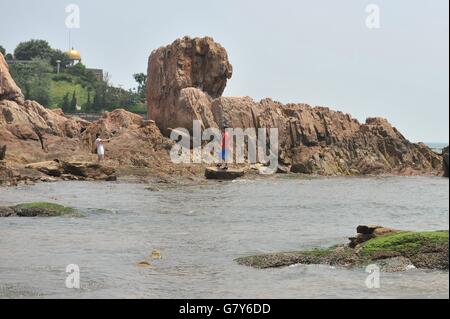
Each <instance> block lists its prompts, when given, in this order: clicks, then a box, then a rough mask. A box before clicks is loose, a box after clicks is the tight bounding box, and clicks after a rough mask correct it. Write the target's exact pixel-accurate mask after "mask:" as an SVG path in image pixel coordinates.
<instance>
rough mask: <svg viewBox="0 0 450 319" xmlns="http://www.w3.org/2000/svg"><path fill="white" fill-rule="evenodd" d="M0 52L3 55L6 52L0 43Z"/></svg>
mask: <svg viewBox="0 0 450 319" xmlns="http://www.w3.org/2000/svg"><path fill="white" fill-rule="evenodd" d="M0 53H1V54H3V56H5V54H6V50H5V48H4V47H2V46H1V45H0Z"/></svg>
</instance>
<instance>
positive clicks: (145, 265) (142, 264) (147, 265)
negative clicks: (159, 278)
mask: <svg viewBox="0 0 450 319" xmlns="http://www.w3.org/2000/svg"><path fill="white" fill-rule="evenodd" d="M137 266H138V267H141V268H153V266H152V264H150V263H149V262H148V261H146V260H143V261H140V262H138V263H137Z"/></svg>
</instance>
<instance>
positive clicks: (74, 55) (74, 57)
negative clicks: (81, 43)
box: [66, 48, 81, 66]
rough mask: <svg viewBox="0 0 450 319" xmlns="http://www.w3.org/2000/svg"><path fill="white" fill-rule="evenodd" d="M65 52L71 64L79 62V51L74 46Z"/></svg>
mask: <svg viewBox="0 0 450 319" xmlns="http://www.w3.org/2000/svg"><path fill="white" fill-rule="evenodd" d="M66 54H67V56H68V57H69V60H70V65H71V66H73V65H75V64H77V63H80V62H81V53H80V52H79V51H77V50H75V49H74V48H72V49H71V50H69V51H68V52H66Z"/></svg>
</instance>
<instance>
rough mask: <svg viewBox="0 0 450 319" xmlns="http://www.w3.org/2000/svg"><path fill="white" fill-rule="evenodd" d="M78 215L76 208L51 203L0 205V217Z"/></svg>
mask: <svg viewBox="0 0 450 319" xmlns="http://www.w3.org/2000/svg"><path fill="white" fill-rule="evenodd" d="M69 215H70V216H75V215H79V213H78V212H77V210H75V209H73V208H70V207H65V206H62V205H58V204H53V203H40V202H37V203H27V204H19V205H16V206H10V207H0V217H57V216H69Z"/></svg>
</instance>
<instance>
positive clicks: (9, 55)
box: [5, 53, 14, 61]
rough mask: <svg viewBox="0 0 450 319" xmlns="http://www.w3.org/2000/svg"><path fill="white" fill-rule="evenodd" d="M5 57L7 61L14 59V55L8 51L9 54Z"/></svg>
mask: <svg viewBox="0 0 450 319" xmlns="http://www.w3.org/2000/svg"><path fill="white" fill-rule="evenodd" d="M5 59H6V61H11V60H14V57H13V56H12V54H11V53H8V54H7V55H5Z"/></svg>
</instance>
